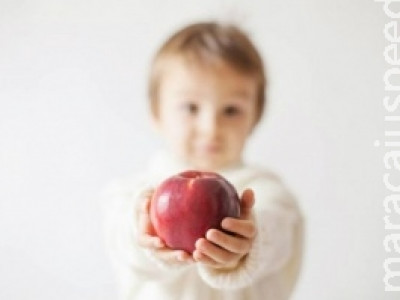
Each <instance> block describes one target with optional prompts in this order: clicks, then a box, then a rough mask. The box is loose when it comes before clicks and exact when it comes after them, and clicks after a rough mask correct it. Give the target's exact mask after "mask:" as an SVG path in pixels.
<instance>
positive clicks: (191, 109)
mask: <svg viewBox="0 0 400 300" xmlns="http://www.w3.org/2000/svg"><path fill="white" fill-rule="evenodd" d="M182 109H183V110H184V112H186V113H189V114H191V115H194V114H196V113H197V112H198V110H199V108H198V106H197V105H196V104H195V103H193V102H187V103H184V104H183V105H182Z"/></svg>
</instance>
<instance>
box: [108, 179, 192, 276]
mask: <svg viewBox="0 0 400 300" xmlns="http://www.w3.org/2000/svg"><path fill="white" fill-rule="evenodd" d="M149 189H150V186H148V185H146V184H145V183H144V182H141V183H136V184H132V183H131V182H130V181H129V182H128V181H126V182H124V181H121V180H119V181H115V182H113V183H112V184H110V185H109V186H108V187H107V188H106V189H105V190H104V192H103V195H102V200H103V201H102V211H103V227H104V241H105V249H106V252H107V255H108V256H109V257H110V259H111V264H112V266H113V268H114V269H115V270H116V272H117V277H119V278H120V279H121V280H124V279H126V278H132V277H135V278H137V279H141V280H161V279H164V278H166V277H167V276H171V274H172V273H171V272H174V271H179V270H181V269H183V267H184V266H182V265H170V264H166V263H164V262H162V261H160V260H158V259H157V258H156V257H155V256H154V255H153V254H152V252H151V251H149V250H147V249H144V248H143V247H141V246H139V245H138V243H137V239H136V228H137V218H136V211H137V209H136V208H137V206H138V205H140V200H141V199H143V195H144V194H145V193H146V192H147V191H148V190H149Z"/></svg>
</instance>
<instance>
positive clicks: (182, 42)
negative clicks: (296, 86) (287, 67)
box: [148, 22, 266, 122]
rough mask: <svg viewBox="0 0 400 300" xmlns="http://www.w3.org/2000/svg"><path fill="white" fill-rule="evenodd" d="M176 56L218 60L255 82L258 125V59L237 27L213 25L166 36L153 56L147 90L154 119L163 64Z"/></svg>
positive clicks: (261, 96) (261, 101) (261, 98)
mask: <svg viewBox="0 0 400 300" xmlns="http://www.w3.org/2000/svg"><path fill="white" fill-rule="evenodd" d="M179 56H180V57H183V58H185V59H188V60H191V61H194V62H197V63H202V64H208V65H212V64H213V62H215V60H222V61H223V62H225V63H227V64H228V65H229V66H231V67H233V68H234V69H235V70H237V71H238V72H241V73H243V74H246V75H249V76H253V77H254V78H255V79H256V81H257V116H256V122H258V121H259V119H260V118H261V116H262V114H263V111H264V106H265V88H266V76H265V73H264V66H263V61H262V58H261V56H260V54H259V53H258V51H257V49H256V47H255V46H254V45H253V43H252V42H251V41H250V39H249V38H248V36H247V35H246V34H245V33H244V32H243V31H241V30H240V29H239V28H238V27H237V26H234V25H222V24H218V23H215V22H209V23H195V24H191V25H189V26H186V27H184V28H183V29H181V30H179V31H177V32H176V33H175V34H173V35H172V36H170V37H169V38H168V39H167V40H166V41H165V42H164V44H163V45H162V46H161V48H160V49H159V50H158V52H157V53H156V55H155V56H154V59H153V61H152V64H151V68H150V79H149V86H148V93H149V98H150V106H151V111H152V113H153V114H154V115H157V107H158V106H157V103H158V93H159V86H160V82H161V77H162V76H161V75H162V74H163V73H164V72H165V69H166V68H165V65H166V62H167V61H169V60H170V59H171V58H174V57H179Z"/></svg>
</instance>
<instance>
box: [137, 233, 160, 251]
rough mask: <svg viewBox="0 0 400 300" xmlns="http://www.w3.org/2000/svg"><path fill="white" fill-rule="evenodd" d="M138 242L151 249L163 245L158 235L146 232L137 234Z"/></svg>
mask: <svg viewBox="0 0 400 300" xmlns="http://www.w3.org/2000/svg"><path fill="white" fill-rule="evenodd" d="M138 244H139V245H140V246H142V247H146V248H151V249H161V248H163V247H165V244H164V242H163V241H162V240H161V239H160V238H159V237H158V236H151V235H147V234H141V235H139V236H138Z"/></svg>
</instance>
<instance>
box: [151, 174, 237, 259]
mask: <svg viewBox="0 0 400 300" xmlns="http://www.w3.org/2000/svg"><path fill="white" fill-rule="evenodd" d="M239 215H240V199H239V196H238V194H237V192H236V189H235V188H234V187H233V185H232V184H231V183H229V182H228V181H227V180H226V179H225V178H224V177H222V176H221V175H219V174H217V173H213V172H200V171H185V172H182V173H179V174H177V175H174V176H172V177H170V178H168V179H166V180H165V181H164V182H162V183H161V184H160V186H159V187H158V188H157V189H156V191H155V193H154V194H153V197H152V199H151V205H150V220H151V222H152V224H153V227H154V230H155V232H156V234H157V235H158V236H159V237H160V238H161V239H162V240H163V241H164V242H165V243H166V245H167V246H168V247H169V248H171V249H180V250H185V251H187V252H188V253H192V252H193V250H194V249H195V242H196V241H197V239H199V238H201V237H204V236H205V233H206V232H207V230H209V229H210V228H217V229H221V226H220V224H221V221H222V220H223V219H224V218H225V217H234V218H237V217H239Z"/></svg>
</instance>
